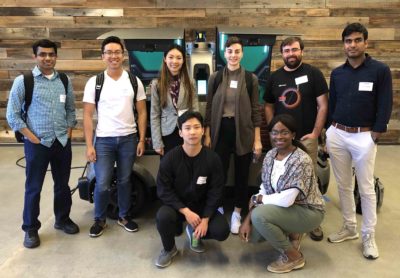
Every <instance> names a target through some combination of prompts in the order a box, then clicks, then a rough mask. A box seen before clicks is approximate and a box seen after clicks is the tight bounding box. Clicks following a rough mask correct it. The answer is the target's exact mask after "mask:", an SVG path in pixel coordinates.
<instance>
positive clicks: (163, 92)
mask: <svg viewBox="0 0 400 278" xmlns="http://www.w3.org/2000/svg"><path fill="white" fill-rule="evenodd" d="M150 90H151V110H150V125H151V138H152V143H153V149H154V150H155V151H156V152H157V153H158V154H160V155H161V156H163V155H164V154H165V153H167V152H168V151H169V150H171V149H173V148H174V147H176V146H178V145H182V143H183V141H182V138H181V137H180V136H179V132H178V126H177V120H178V117H179V116H180V115H181V114H183V112H185V111H186V110H196V111H198V110H199V109H198V101H197V96H196V94H195V90H194V86H193V84H192V82H191V81H190V77H189V73H188V69H187V65H186V55H185V51H184V50H183V48H182V47H181V46H179V45H172V46H171V47H170V48H169V49H168V50H167V51H165V52H164V59H163V62H162V66H161V71H160V76H159V78H158V79H154V80H153V81H152V83H151V84H150Z"/></svg>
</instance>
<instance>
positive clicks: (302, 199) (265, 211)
mask: <svg viewBox="0 0 400 278" xmlns="http://www.w3.org/2000/svg"><path fill="white" fill-rule="evenodd" d="M268 130H269V132H270V136H271V142H272V143H273V144H274V148H273V149H272V150H270V151H269V152H268V153H267V155H266V156H265V159H264V162H263V168H262V174H261V175H262V183H261V185H260V191H259V193H258V194H256V195H253V196H252V198H251V200H250V203H249V213H248V215H247V217H246V219H245V220H244V222H243V224H242V226H241V227H240V230H239V234H240V237H241V238H242V239H243V240H245V241H248V240H249V239H251V241H253V242H258V241H263V240H266V241H268V242H269V243H270V244H271V245H272V246H273V247H274V248H275V249H276V250H277V251H279V252H280V254H281V255H280V256H279V258H278V259H277V260H276V261H274V262H272V263H271V264H269V265H268V268H267V269H268V270H269V271H271V272H275V273H285V272H290V271H292V270H293V269H300V268H302V267H303V266H304V264H305V259H304V257H303V254H302V253H301V252H300V239H301V235H302V234H303V233H307V232H310V231H312V230H313V229H314V228H316V227H318V226H319V225H320V224H321V222H322V220H323V218H324V213H325V211H324V207H325V204H324V201H323V199H322V195H321V193H320V192H319V189H318V184H317V179H316V176H315V173H314V170H313V164H312V161H311V158H310V157H309V155H308V154H307V152H306V148H305V147H304V146H303V145H302V144H301V143H300V142H299V141H297V140H296V139H295V136H296V124H295V120H294V118H293V117H292V116H290V115H287V114H281V115H278V116H276V117H274V118H273V119H272V121H271V123H270V124H269V127H268Z"/></svg>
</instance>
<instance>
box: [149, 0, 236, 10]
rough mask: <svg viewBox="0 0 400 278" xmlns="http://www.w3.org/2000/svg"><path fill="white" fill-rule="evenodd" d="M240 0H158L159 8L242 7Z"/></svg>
mask: <svg viewBox="0 0 400 278" xmlns="http://www.w3.org/2000/svg"><path fill="white" fill-rule="evenodd" d="M240 2H241V1H239V0H202V1H187V0H157V8H192V9H196V8H197V9H198V8H240V5H241V3H240Z"/></svg>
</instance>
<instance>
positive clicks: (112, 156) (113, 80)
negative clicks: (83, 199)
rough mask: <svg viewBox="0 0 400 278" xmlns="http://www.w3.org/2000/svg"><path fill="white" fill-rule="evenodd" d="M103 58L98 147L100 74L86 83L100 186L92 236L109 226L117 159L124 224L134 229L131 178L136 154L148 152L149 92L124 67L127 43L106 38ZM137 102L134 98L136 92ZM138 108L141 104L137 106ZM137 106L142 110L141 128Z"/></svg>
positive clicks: (89, 140)
mask: <svg viewBox="0 0 400 278" xmlns="http://www.w3.org/2000/svg"><path fill="white" fill-rule="evenodd" d="M101 52H102V54H101V57H102V59H103V61H104V63H105V64H106V65H107V68H106V70H105V71H104V83H103V87H102V89H101V94H100V98H99V100H98V102H97V119H98V120H97V127H96V142H95V145H93V114H94V111H95V110H96V89H95V87H96V76H93V77H92V78H90V79H89V81H88V82H87V83H86V86H85V91H84V96H83V103H84V106H83V128H84V133H85V140H86V147H87V150H86V156H87V159H88V161H89V162H93V163H94V170H95V175H96V186H95V189H94V221H95V222H94V224H93V225H92V227H91V228H90V232H89V235H90V236H91V237H98V236H100V235H102V233H103V230H104V228H105V227H106V214H107V207H108V202H109V188H110V184H111V179H112V176H113V168H114V163H115V162H116V163H117V189H118V207H119V213H118V216H119V217H118V224H119V225H120V226H122V227H124V228H125V230H127V231H129V232H136V231H137V230H138V225H137V224H136V223H135V222H134V221H133V220H132V219H131V218H130V217H129V209H130V207H131V190H132V185H131V181H130V177H131V172H132V167H133V163H134V160H135V157H136V155H137V156H141V155H142V154H143V153H144V150H145V144H144V140H145V133H146V125H147V112H146V94H145V91H144V87H143V84H142V82H141V81H140V80H139V79H138V78H136V81H137V84H138V86H137V92H134V89H133V86H132V84H131V81H130V79H129V74H128V72H126V71H125V70H124V69H123V61H124V45H123V43H122V41H121V39H120V38H118V37H114V36H111V37H108V38H106V39H105V40H104V41H103V43H102V46H101ZM135 93H136V94H137V96H136V102H135V101H134V94H135ZM133 106H135V107H133ZM134 109H135V110H136V111H137V117H138V119H137V126H136V121H135V115H134Z"/></svg>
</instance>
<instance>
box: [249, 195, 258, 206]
mask: <svg viewBox="0 0 400 278" xmlns="http://www.w3.org/2000/svg"><path fill="white" fill-rule="evenodd" d="M257 198H258V195H253V196H251V202H252V203H253V205H254V206H255V207H256V206H258V205H259V203H258V201H257Z"/></svg>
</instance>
